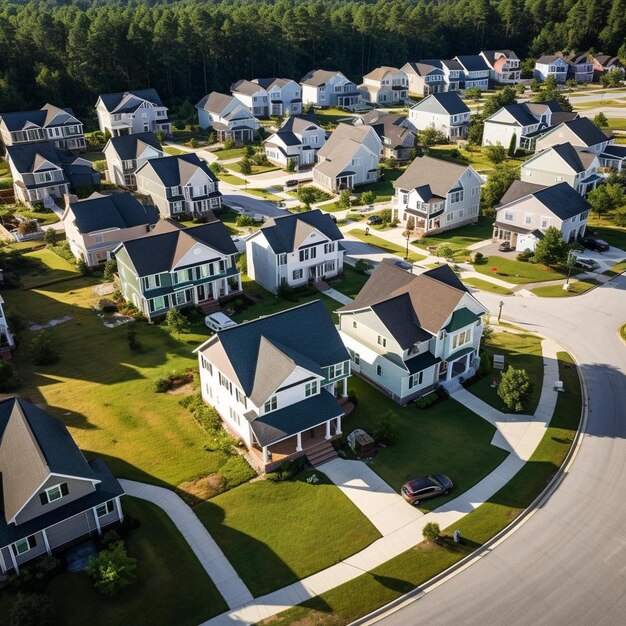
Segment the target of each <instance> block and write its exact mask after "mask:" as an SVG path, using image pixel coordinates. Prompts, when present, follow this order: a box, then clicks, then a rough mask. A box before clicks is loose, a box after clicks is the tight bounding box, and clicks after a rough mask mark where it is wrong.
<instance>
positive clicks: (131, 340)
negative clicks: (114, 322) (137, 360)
mask: <svg viewBox="0 0 626 626" xmlns="http://www.w3.org/2000/svg"><path fill="white" fill-rule="evenodd" d="M126 341H128V347H129V348H130V349H131V350H132V351H133V352H141V348H142V345H141V342H140V341H139V339H137V329H136V328H133V327H132V326H131V327H130V328H129V329H128V330H127V331H126Z"/></svg>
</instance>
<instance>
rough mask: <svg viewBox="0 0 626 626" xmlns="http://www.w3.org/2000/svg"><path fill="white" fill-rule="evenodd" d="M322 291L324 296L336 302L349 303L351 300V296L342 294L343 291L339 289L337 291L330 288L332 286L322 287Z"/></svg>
mask: <svg viewBox="0 0 626 626" xmlns="http://www.w3.org/2000/svg"><path fill="white" fill-rule="evenodd" d="M322 293H323V294H324V295H325V296H328V297H329V298H332V299H333V300H336V301H337V302H339V303H341V304H350V303H351V302H352V298H350V297H349V296H346V295H344V294H343V293H341V292H340V291H337V290H336V289H332V288H328V289H324V291H322Z"/></svg>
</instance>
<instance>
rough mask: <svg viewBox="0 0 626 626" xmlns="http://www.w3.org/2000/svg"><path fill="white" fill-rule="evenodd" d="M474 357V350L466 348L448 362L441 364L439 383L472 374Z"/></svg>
mask: <svg viewBox="0 0 626 626" xmlns="http://www.w3.org/2000/svg"><path fill="white" fill-rule="evenodd" d="M474 355H475V350H474V348H464V349H463V350H460V351H459V352H457V353H456V354H455V355H454V356H452V357H450V358H449V359H448V360H447V361H442V362H441V363H440V364H439V382H449V381H451V380H452V379H453V378H458V377H459V376H464V375H466V374H467V375H470V374H472V373H473V372H472V371H471V370H472V360H473V358H474Z"/></svg>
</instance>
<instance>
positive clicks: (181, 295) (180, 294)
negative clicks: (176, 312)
mask: <svg viewBox="0 0 626 626" xmlns="http://www.w3.org/2000/svg"><path fill="white" fill-rule="evenodd" d="M172 300H173V301H174V302H173V304H175V305H176V304H178V305H180V304H185V302H187V291H175V292H174V293H173V294H172Z"/></svg>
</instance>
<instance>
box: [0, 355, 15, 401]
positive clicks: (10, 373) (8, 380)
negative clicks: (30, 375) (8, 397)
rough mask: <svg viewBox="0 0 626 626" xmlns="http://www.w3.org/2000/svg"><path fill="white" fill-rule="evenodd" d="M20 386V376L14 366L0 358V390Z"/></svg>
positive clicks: (11, 389) (3, 391) (7, 390)
mask: <svg viewBox="0 0 626 626" xmlns="http://www.w3.org/2000/svg"><path fill="white" fill-rule="evenodd" d="M18 386H19V378H18V376H17V373H16V372H15V370H14V369H13V367H12V366H11V365H10V364H9V363H8V362H7V361H4V360H0V392H2V393H8V392H10V391H15V389H17V387H18Z"/></svg>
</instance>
